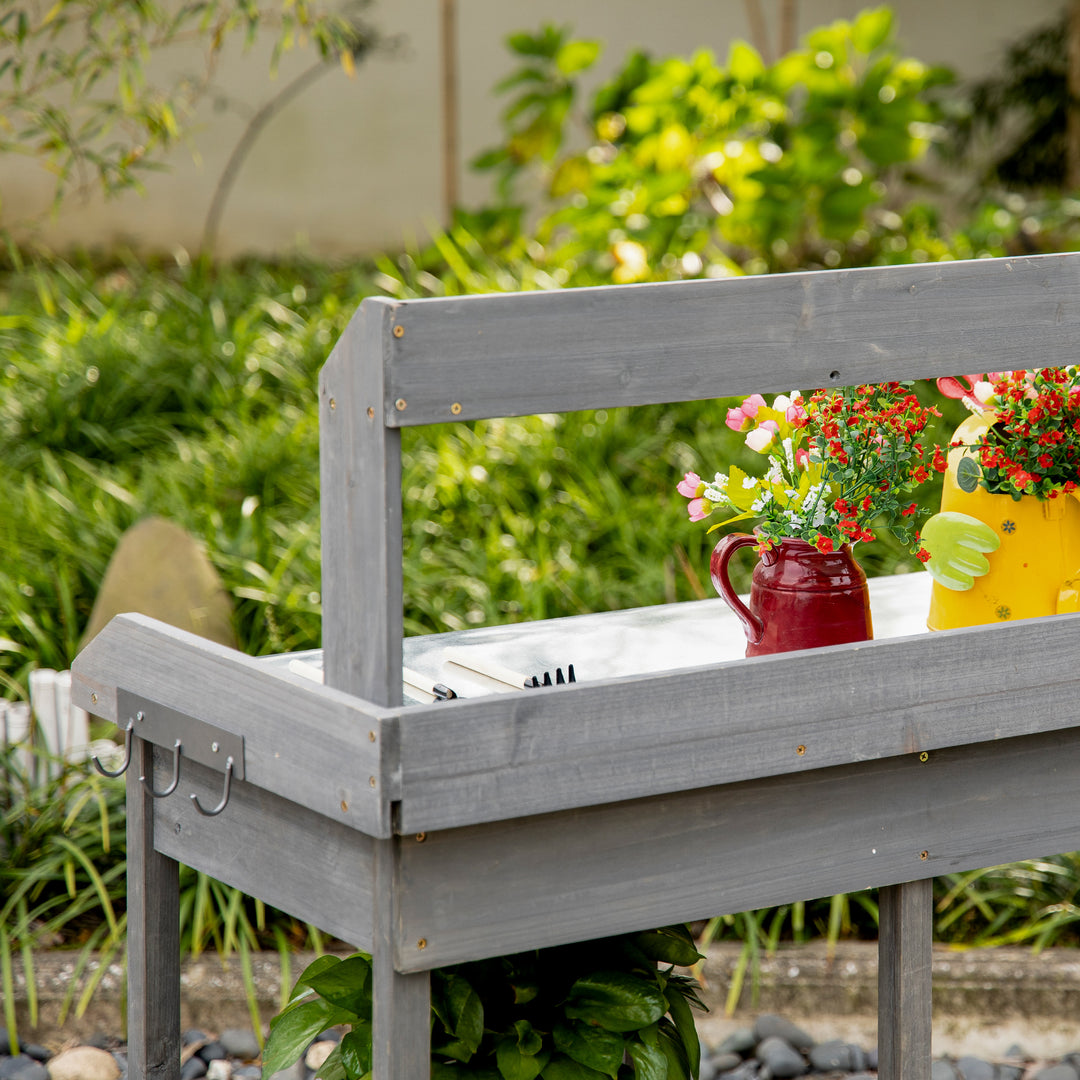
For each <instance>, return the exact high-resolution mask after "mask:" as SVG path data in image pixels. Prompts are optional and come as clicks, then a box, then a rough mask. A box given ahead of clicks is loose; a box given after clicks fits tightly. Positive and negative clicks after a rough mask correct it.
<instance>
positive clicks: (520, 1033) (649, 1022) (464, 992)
mask: <svg viewBox="0 0 1080 1080" xmlns="http://www.w3.org/2000/svg"><path fill="white" fill-rule="evenodd" d="M700 958H701V954H700V953H698V952H697V950H696V949H695V947H694V944H693V940H692V939H691V937H690V934H689V931H688V930H687V929H686V927H683V926H670V927H665V928H663V929H661V930H653V931H647V932H645V933H640V934H627V935H623V936H620V937H613V938H606V939H603V940H600V941H590V942H583V943H580V944H574V945H566V946H559V947H556V948H550V949H538V950H534V951H531V952H526V953H519V954H516V955H514V956H505V957H501V958H496V959H491V960H479V961H475V962H473V963H468V964H459V965H455V966H454V967H448V968H443V969H441V970H436V971H433V972H432V986H431V1010H432V1035H431V1072H432V1077H433V1078H435V1080H453V1078H454V1077H467V1076H472V1077H485V1078H486V1077H493V1078H498V1077H501V1078H502V1080H536V1078H537V1077H540V1078H542V1080H602V1078H603V1077H605V1076H610V1077H618V1076H624V1077H625V1076H637V1077H638V1078H639V1080H696V1077H697V1075H698V1068H699V1065H700V1043H699V1041H698V1035H697V1030H696V1028H695V1026H694V1019H693V1013H692V1009H693V1008H699V1009H703V1008H704V1005H702V1003H701V1001H700V999H699V998H698V996H697V993H696V991H695V988H694V986H695V984H694V982H693V980H692V979H690V978H689V977H687V976H685V975H679V974H675V972H674V966H676V965H679V966H685V965H689V964H692V963H694V962H695V961H696V960H698V959H700ZM659 965H667V966H666V967H663V966H659ZM371 997H372V983H371V958H370V957H369V956H367V955H366V954H364V953H357V954H355V955H353V956H350V957H348V958H347V959H344V960H343V959H341V958H339V957H335V956H322V957H320V958H319V959H317V960H316V961H315V962H314V963H313V964H311V965H310V966H309V967H308V968H307V970H306V971H304V972H303V974H302V975H301V976H300V978H299V979H298V980H297V983H296V987H295V989H294V990H293V994H292V999H291V1000H290V1002H289V1004H288V1006H287V1007H286V1008H285V1009H284V1010H283V1011H282V1012H281V1013H280V1014H279V1015H278V1016H277V1017H275V1018H274V1019H273V1020H272V1021H271V1023H270V1038H269V1039H268V1040H267V1043H266V1048H265V1050H264V1053H263V1072H264V1074H267V1075H273V1074H274V1073H275V1072H277V1071H279V1070H281V1069H284V1068H287V1067H288V1066H289V1065H291V1064H292V1063H293V1062H294V1061H296V1060H297V1059H298V1058H299V1057H300V1055H301V1054H303V1052H304V1050H305V1049H306V1048H307V1046H308V1045H309V1044H310V1042H311V1041H312V1039H313V1038H314V1037H315V1036H316V1035H318V1034H319V1033H320V1032H321V1031H324V1030H325V1029H327V1028H329V1027H333V1026H335V1025H348V1026H349V1028H350V1030H349V1031H348V1033H347V1034H345V1036H344V1037H343V1038H342V1040H341V1042H340V1044H339V1045H338V1047H337V1048H336V1049H335V1050H334V1051H333V1053H332V1054H331V1055H330V1057H329V1058H328V1059H327V1061H326V1063H325V1064H324V1065H323V1067H322V1068H321V1069H320V1070H319V1073H318V1075H319V1077H320V1078H321V1080H360V1078H361V1077H363V1076H365V1075H366V1074H367V1073H368V1072H369V1071H370V1070H371ZM627 1063H628V1064H627Z"/></svg>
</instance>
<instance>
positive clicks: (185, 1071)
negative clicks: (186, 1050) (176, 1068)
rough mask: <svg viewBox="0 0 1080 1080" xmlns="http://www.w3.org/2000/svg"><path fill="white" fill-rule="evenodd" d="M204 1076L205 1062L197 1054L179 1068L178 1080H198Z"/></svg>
mask: <svg viewBox="0 0 1080 1080" xmlns="http://www.w3.org/2000/svg"><path fill="white" fill-rule="evenodd" d="M205 1075H206V1062H205V1061H203V1059H202V1058H201V1057H199V1055H198V1054H196V1055H195V1056H194V1057H190V1058H188V1059H187V1061H185V1062H184V1064H183V1065H181V1066H180V1080H198V1078H199V1077H200V1076H205Z"/></svg>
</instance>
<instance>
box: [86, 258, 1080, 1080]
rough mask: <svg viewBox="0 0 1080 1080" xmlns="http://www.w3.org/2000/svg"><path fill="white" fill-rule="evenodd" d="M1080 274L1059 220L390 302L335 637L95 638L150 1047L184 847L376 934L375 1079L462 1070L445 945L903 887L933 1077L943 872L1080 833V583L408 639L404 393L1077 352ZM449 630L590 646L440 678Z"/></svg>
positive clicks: (351, 455) (361, 421) (345, 356)
mask: <svg viewBox="0 0 1080 1080" xmlns="http://www.w3.org/2000/svg"><path fill="white" fill-rule="evenodd" d="M1078 283H1080V256H1077V255H1054V256H1041V257H1035V258H1027V259H1003V260H982V261H975V262H967V263H961V262H957V263H948V264H934V265H917V266H903V267H887V268H874V269H865V270H852V271H828V272H820V273H806V274H791V275H784V276H778V277H762V278H744V279H735V280H729V281H696V282H685V283H677V284H665V285H643V286H622V287H615V288H604V289H584V290H567V291H564V292H556V293H531V294H521V295H499V296H483V297H468V298H453V299H445V300H418V301H405V302H394V301H389V300H381V299H371V300H366V301H365V302H364V303H363V304H362V305H361V307H360V309H359V311H358V312H357V314H356V316H355V317H354V319H353V320H352V322H351V323H350V325H349V327H348V328H347V330H346V332H345V333H344V335H343V336H342V338H341V340H340V341H339V342H338V344H337V346H336V347H335V349H334V351H333V353H332V355H331V356H330V358H329V360H328V362H327V364H326V366H325V367H324V369H323V373H322V378H321V382H320V400H321V474H322V475H321V485H322V544H323V581H322V594H323V608H324V615H323V644H324V648H323V650H322V654H321V656H319V657H313V656H311V655H307V656H305V657H293V658H281V657H277V658H265V659H258V658H252V657H247V656H243V655H241V654H239V653H236V652H233V651H231V650H229V649H226V648H223V647H221V646H218V645H215V644H212V643H209V642H206V641H203V640H201V639H199V638H195V637H192V636H191V635H188V634H186V633H183V632H181V631H178V630H174V629H172V628H169V627H167V626H164V625H162V624H160V623H155V622H154V621H152V620H149V619H146V618H143V617H140V616H134V615H126V616H120V617H118V618H117V619H115V620H113V622H112V623H110V625H109V626H108V627H107V628H106V629H105V630H104V631H103V632H102V633H101V634H100V635H99V636H98V637H97V638H95V639H94V641H93V642H92V643H91V644H90V645H89V646H88V647H87V649H86V650H84V652H83V653H82V654H81V655H80V657H79V658H78V659H77V660H76V662H75V664H74V665H73V670H74V672H75V682H74V686H73V699H74V700H75V701H76V703H77V704H79V705H81V706H82V707H84V708H86V709H89V710H90V711H91V712H93V713H95V714H97V715H99V716H103V717H106V718H108V719H111V720H115V721H117V722H118V723H119V724H120V725H121V726H122V727H125V728H126V727H128V726H129V725H130V728H131V744H132V767H131V768H130V769H129V772H128V864H129V880H128V933H129V972H128V985H129V1012H128V1018H129V1069H130V1071H131V1075H132V1076H133V1077H144V1076H153V1077H167V1078H172V1077H176V1076H177V1075H178V1072H179V1005H178V1002H179V993H178V980H179V970H178V951H179V942H178V919H177V906H178V905H177V891H178V890H177V860H181V861H183V862H185V863H187V864H189V865H191V866H194V867H197V868H199V869H202V870H205V871H206V872H208V873H210V874H213V875H214V876H216V877H219V878H220V879H221V880H223V881H226V882H228V883H230V884H232V885H235V886H237V887H239V888H242V889H244V890H247V891H248V892H250V893H252V894H253V895H256V896H258V897H260V898H262V899H263V900H265V901H267V902H268V903H271V904H274V905H276V906H278V907H281V908H283V909H284V910H286V911H289V912H292V913H293V914H295V915H297V916H298V917H300V918H302V919H306V920H310V921H311V922H314V923H316V924H317V925H319V926H322V927H324V928H325V929H326V930H328V931H330V932H332V933H334V934H337V935H339V936H340V937H342V938H344V939H345V940H347V941H350V942H354V943H355V944H357V945H358V946H360V947H361V948H364V949H366V950H369V951H371V953H372V955H373V957H374V966H375V985H374V1018H373V1023H374V1039H375V1060H374V1075H375V1080H417V1078H421V1077H425V1076H426V1075H427V1073H428V1045H427V1039H428V1029H429V1008H430V986H429V978H428V972H429V971H430V970H431V969H432V968H434V967H438V966H441V965H444V964H449V963H454V962H458V961H464V960H469V959H476V958H480V957H482V956H487V955H495V954H500V953H509V952H514V951H518V950H522V949H527V948H534V947H540V946H547V945H554V944H557V943H562V942H570V941H577V940H583V939H587V938H591V937H597V936H601V935H605V934H611V933H617V932H620V931H628V930H635V929H641V928H644V927H650V926H654V925H661V924H665V923H670V922H675V921H682V920H690V919H698V918H705V917H709V916H712V915H717V914H721V913H724V912H734V911H739V910H743V909H746V908H750V907H760V906H765V905H771V904H778V903H785V902H789V901H793V900H797V899H805V898H811V897H817V896H826V895H829V894H831V893H835V892H839V891H847V890H854V889H860V888H864V887H867V886H878V887H879V888H880V889H881V944H880V951H881V963H880V972H881V975H880V990H881V994H880V1024H879V1058H880V1063H881V1075H882V1076H883V1077H885V1078H886V1080H895V1078H900V1077H903V1078H905V1080H908V1078H911V1080H914V1078H917V1077H918V1078H927V1077H929V1073H930V985H929V984H930V939H931V892H930V881H931V878H932V876H933V875H934V874H937V873H940V872H944V871H958V870H964V869H969V868H976V867H981V866H988V865H994V864H996V863H1000V862H1006V861H1012V860H1016V859H1020V858H1025V857H1030V856H1040V855H1046V854H1050V853H1053V852H1059V851H1070V850H1075V849H1076V848H1080V717H1078V713H1077V707H1076V700H1077V695H1078V692H1080V666H1078V665H1077V662H1076V661H1077V650H1078V648H1080V621H1078V620H1080V616H1075V615H1064V616H1056V617H1053V618H1048V619H1043V620H1031V621H1028V622H1017V623H1008V624H1003V625H1001V626H992V627H979V628H972V629H967V630H954V631H946V632H942V633H938V634H934V635H930V634H927V633H924V632H922V620H923V619H924V617H925V596H926V589H925V584H926V583H925V577H924V576H923V575H911V576H910V577H909V578H907V579H895V580H894V581H893V582H891V583H882V584H879V585H875V590H876V592H877V595H876V596H875V601H874V604H875V608H874V618H875V622H876V624H877V627H878V632H879V638H878V640H875V641H873V642H868V643H860V644H853V645H842V646H836V647H834V648H831V649H816V650H808V651H805V652H800V653H789V654H784V655H780V656H767V657H757V658H753V659H749V660H745V659H739V658H738V656H737V655H735V656H732V654H731V652H730V651H728V652H727V653H724V652H723V646H722V644H718V645H717V652H716V653H715V654H713V653H712V652H711V650H710V648H709V646H708V641H709V637H708V633H709V630H708V628H709V627H711V626H712V625H713V623H715V625H716V627H717V634H718V641H719V638H723V637H724V635H725V633H726V631H724V630H723V629H722V627H723V626H724V625H727V626H728V627H729V628H730V626H731V625H732V624H731V620H729V619H727V618H726V616H725V614H724V613H723V611H722V609H721V608H720V606H719V604H718V603H717V602H711V601H706V602H702V603H701V604H684V605H675V606H673V607H671V608H659V609H655V610H653V611H651V612H646V613H641V612H638V613H630V614H604V615H595V616H583V617H581V619H580V620H560V621H559V622H558V624H557V625H556V624H540V625H539V626H525V627H515V628H512V629H511V630H498V631H496V630H478V631H474V632H467V633H466V634H463V635H461V636H460V638H459V639H457V640H456V641H447V639H446V638H445V636H443V635H440V637H441V638H442V640H441V641H437V640H430V641H414V639H409V641H408V642H405V643H404V644H403V635H402V588H403V582H402V561H401V457H400V429H401V428H402V427H403V426H406V425H409V424H428V423H443V422H455V421H459V420H467V419H474V418H479V417H487V416H498V415H517V414H523V413H534V412H552V411H562V410H569V409H579V408H584V407H601V406H603V407H610V406H618V405H639V404H646V403H652V402H661V401H675V400H689V399H694V398H712V397H719V396H723V395H736V394H746V393H750V392H762V393H771V392H774V391H787V390H790V389H791V387H795V386H797V387H802V388H813V387H816V386H822V385H826V386H827V385H847V384H854V383H862V382H880V381H884V380H888V379H909V378H923V377H930V376H935V375H941V374H957V373H961V372H970V371H975V370H986V369H995V370H996V369H1004V368H1011V367H1014V366H1019V365H1021V364H1024V365H1033V364H1035V363H1038V364H1041V365H1065V364H1070V363H1073V362H1074V361H1075V359H1076V352H1077V342H1078V341H1080V293H1078V290H1077V284H1078ZM719 416H720V410H719V409H718V418H719ZM890 611H891V612H893V614H889V612H890ZM894 616H895V618H894ZM687 627H690V628H691V629H690V630H689V631H688V632H687ZM469 633H472V634H474V635H475V636H474V637H473V638H471V639H470V638H469V637H468V634H469ZM883 633H884V634H889V633H896V634H899V636H892V637H889V636H880V635H881V634H883ZM635 635H636V641H635V642H634V643H631V638H634V637H635ZM665 640H666V641H669V642H675V643H676V644H675V645H674V646H673V647H670V649H669V647H668V646H664V645H662V643H663V642H664V641H665ZM732 640H733V641H734V642H735V653H736V654H737V653H738V652H739V651H740V649H739V648H738V639H737V636H736V637H734V638H731V637H729V638H728V641H729V646H728V647H729V650H730V642H731V641H732ZM515 642H516V643H515ZM447 645H451V646H454V645H456V646H457V647H461V648H465V647H468V648H472V649H474V650H483V651H485V652H486V653H488V654H490V653H491V651H492V650H495V651H496V652H497V653H498V658H499V659H501V660H502V661H503V662H506V663H509V664H510V665H511V666H519V665H526V666H527V665H528V664H529V663H531V662H536V663H542V664H544V665H545V666H550V665H565V664H567V663H570V662H573V663H575V666H576V667H577V669H578V671H579V675H580V677H581V681H580V682H578V683H577V684H574V685H569V686H553V687H549V688H540V689H534V690H530V691H528V692H512V693H489V694H486V695H483V696H465V697H462V698H460V699H458V700H452V701H447V702H429V703H422V702H417V701H416V700H415V699H413V700H411V701H408V702H407V701H406V700H405V698H404V696H403V690H402V686H403V683H402V671H403V667H404V666H416V667H422V666H425V665H428V664H429V662H434V663H435V664H436V670H435V671H434V672H432V671H430V670H429V671H428V674H433V673H434V674H439V675H442V676H443V679H444V681H446V680H447V671H446V670H445V669H444V668H440V667H438V666H437V665H438V664H442V663H443V662H444V660H443V659H439V657H440V656H441V655H443V654H441V653H439V651H438V650H443V649H445V647H446V646H447ZM634 650H639V651H637V652H634ZM665 650H668V651H667V652H666V653H665ZM425 651H427V655H425ZM649 654H655V655H654V660H653V661H652V662H649V661H648V656H649ZM631 657H632V659H633V662H632V663H630V662H629V661H628V658H631ZM641 657H644V658H645V659H640V658H641ZM673 657H674V659H675V660H676V661H677V662H676V663H675V664H671V663H670V661H671V660H672V658H673ZM725 657H726V658H725ZM661 658H662V659H661ZM292 659H299V660H301V661H304V662H307V663H312V662H313V661H321V664H322V666H323V668H324V670H325V678H326V684H325V685H323V684H320V683H318V682H316V681H314V680H312V679H310V678H308V677H306V676H305V675H304V674H300V673H297V672H296V671H293V670H290V661H291V660H292ZM406 659H408V660H409V661H410V663H409V664H408V665H406V664H405V660H406ZM657 663H660V664H661V666H660V667H657V666H656V664H657ZM457 674H458V675H459V676H460V675H461V673H460V672H457ZM459 681H460V679H459ZM451 685H452V684H451ZM462 689H463V692H464V691H465V690H466V689H471V690H473V691H475V692H479V690H480V687H468V688H466V686H465V683H462ZM177 739H180V740H181V742H182V744H183V750H182V754H181V757H180V759H179V760H180V782H179V785H178V789H177V791H176V792H175V793H174V794H171V795H169V796H168V797H164V798H158V799H155V798H153V796H152V795H150V794H149V793H148V791H147V789H146V787H145V786H144V785H143V784H141V783H140V782H139V779H138V777H139V775H140V773H143V774H145V775H146V776H147V777H150V776H153V778H154V780H153V782H154V784H155V785H156V787H157V789H158V790H159V791H161V790H164V789H165V788H166V785H167V783H168V781H169V779H170V776H171V775H172V771H173V761H174V756H173V748H174V746H175V742H176V740H177ZM229 759H231V763H230V764H228V765H227V766H226V761H228V760H229ZM188 795H194V796H196V797H197V798H198V800H199V805H201V807H202V808H203V809H204V810H206V809H216V807H217V806H218V805H220V804H221V803H222V802H224V803H225V805H224V809H223V810H222V811H221V813H219V814H217V815H216V816H212V817H208V816H204V814H203V813H200V812H199V806H197V805H196V803H195V802H194V801H193V800H192V799H190V798H188ZM225 795H227V796H228V797H227V799H225V798H224V796H225Z"/></svg>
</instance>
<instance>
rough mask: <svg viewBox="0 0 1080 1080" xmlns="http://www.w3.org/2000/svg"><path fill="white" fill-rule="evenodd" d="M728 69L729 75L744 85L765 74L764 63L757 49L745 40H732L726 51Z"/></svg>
mask: <svg viewBox="0 0 1080 1080" xmlns="http://www.w3.org/2000/svg"><path fill="white" fill-rule="evenodd" d="M728 71H730V72H731V77H732V78H733V79H734V80H735V81H736V82H739V83H743V84H744V85H745V84H747V83H753V82H755V81H756V80H757V79H759V78H761V76H762V75H764V74H765V64H764V63H763V62H762V59H761V56H760V55H759V54H758V51H757V49H755V48H753V47H752V46H750V45H747V43H746V42H745V41H734V42H732V44H731V51H730V52H729V53H728Z"/></svg>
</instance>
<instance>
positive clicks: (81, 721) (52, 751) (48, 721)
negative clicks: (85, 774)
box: [0, 668, 116, 782]
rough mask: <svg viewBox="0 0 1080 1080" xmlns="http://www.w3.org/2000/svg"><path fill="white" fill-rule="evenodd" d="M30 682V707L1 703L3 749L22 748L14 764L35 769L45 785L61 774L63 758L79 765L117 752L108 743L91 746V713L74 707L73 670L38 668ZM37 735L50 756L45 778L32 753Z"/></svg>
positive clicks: (0, 732) (38, 742)
mask: <svg viewBox="0 0 1080 1080" xmlns="http://www.w3.org/2000/svg"><path fill="white" fill-rule="evenodd" d="M29 682H30V704H29V705H27V704H26V703H25V702H15V701H8V702H4V701H0V747H9V746H17V747H19V748H18V749H17V750H16V752H15V763H16V765H17V766H18V768H19V770H20V771H21V772H23V773H24V774H28V773H30V771H31V770H32V771H33V774H34V780H35V781H42V782H45V781H48V780H50V779H53V778H54V777H56V776H59V775H60V770H61V764H60V761H61V759H66V760H67V761H70V762H80V761H86V760H87V759H88V758H89V757H91V756H93V755H98V756H100V755H102V754H105V755H109V754H111V753H112V752H115V750H116V744H115V743H113V742H111V741H109V740H103V739H99V740H97V741H96V742H95V743H93V744H91V742H90V717H89V714H88V713H87V712H86V710H85V709H80V708H78V707H77V706H73V705H72V704H71V672H70V671H53V670H52V669H51V668H38V669H37V670H35V671H32V672H30V679H29ZM35 729H36V730H35ZM35 736H36V741H37V745H38V746H39V747H40V748H41V749H42V750H46V751H47V752H48V753H49V755H50V759H49V761H48V764H47V765H46V769H47V773H46V775H45V776H44V777H40V776H38V760H39V759H37V758H35V756H34V755H33V753H32V751H31V740H32V738H34V737H35ZM20 743H21V744H24V745H22V746H19V744H20Z"/></svg>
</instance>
